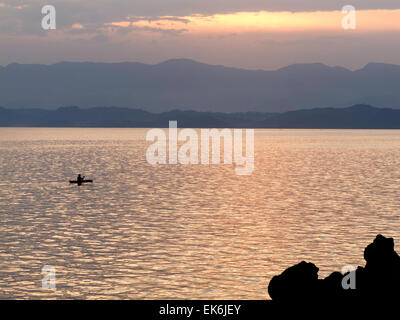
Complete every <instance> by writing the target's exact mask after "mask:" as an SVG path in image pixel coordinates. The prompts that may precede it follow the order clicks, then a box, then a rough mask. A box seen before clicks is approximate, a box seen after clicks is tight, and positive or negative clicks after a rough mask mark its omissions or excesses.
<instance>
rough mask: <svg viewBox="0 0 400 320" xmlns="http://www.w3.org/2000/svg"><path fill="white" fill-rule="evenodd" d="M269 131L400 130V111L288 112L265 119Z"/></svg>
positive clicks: (358, 107)
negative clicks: (272, 129)
mask: <svg viewBox="0 0 400 320" xmlns="http://www.w3.org/2000/svg"><path fill="white" fill-rule="evenodd" d="M263 127H266V128H315V129H319V128H321V129H322V128H323V129H399V128H400V110H394V109H388V108H384V109H383V108H374V107H371V106H368V105H355V106H352V107H349V108H340V109H336V108H319V109H309V110H298V111H288V112H285V113H282V114H278V115H276V116H274V117H271V118H269V119H266V120H265V121H264V125H263Z"/></svg>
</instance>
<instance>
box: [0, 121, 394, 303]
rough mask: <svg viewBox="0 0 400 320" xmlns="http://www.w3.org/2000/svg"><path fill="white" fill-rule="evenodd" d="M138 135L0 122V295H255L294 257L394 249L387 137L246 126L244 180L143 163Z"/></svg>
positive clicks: (358, 257) (349, 257)
mask: <svg viewBox="0 0 400 320" xmlns="http://www.w3.org/2000/svg"><path fill="white" fill-rule="evenodd" d="M145 133H146V130H144V129H31V128H25V129H22V128H0V176H1V180H0V221H1V224H0V298H3V299H4V298H79V299H81V298H82V299H88V298H94V299H100V298H122V299H126V298H129V299H189V298H193V299H194V298H196V299H241V298H243V299H264V298H266V297H267V285H268V281H269V280H270V279H271V277H272V276H273V275H275V274H278V273H281V272H282V271H283V270H284V269H285V268H287V267H288V266H290V265H293V264H294V263H297V262H299V261H301V260H303V259H305V260H307V261H312V262H314V263H316V264H317V265H318V266H319V267H320V275H321V276H325V275H327V274H328V273H330V272H332V271H335V270H341V268H342V267H343V266H345V265H349V264H354V265H358V264H363V263H364V262H363V249H364V247H365V246H366V245H367V244H368V243H370V242H371V241H372V240H373V238H374V236H375V235H376V234H377V233H383V234H384V235H386V236H391V237H394V238H395V241H396V244H397V246H398V245H399V241H400V229H399V222H400V221H399V213H400V210H399V209H400V201H399V197H398V194H399V187H400V131H383V130H382V131H363V130H354V131H345V130H256V139H255V170H254V172H253V174H252V175H250V176H237V175H235V171H234V168H233V166H231V165H213V166H212V165H191V166H182V165H165V166H151V165H149V164H148V163H147V162H146V159H145V151H146V148H147V146H148V144H149V143H147V142H146V141H145V139H144V137H145ZM79 172H81V173H84V174H85V175H86V176H87V177H90V178H94V179H95V181H94V184H93V185H84V186H80V187H78V186H76V185H70V184H69V183H68V180H69V179H71V178H74V177H75V175H76V174H77V173H79ZM44 265H52V266H54V267H55V268H56V280H57V282H56V285H57V289H56V290H50V289H42V288H41V284H42V274H41V268H42V267H43V266H44Z"/></svg>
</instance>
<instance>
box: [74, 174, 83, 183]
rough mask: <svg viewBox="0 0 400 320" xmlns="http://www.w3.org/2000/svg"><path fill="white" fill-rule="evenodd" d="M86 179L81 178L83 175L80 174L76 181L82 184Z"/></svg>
mask: <svg viewBox="0 0 400 320" xmlns="http://www.w3.org/2000/svg"><path fill="white" fill-rule="evenodd" d="M84 179H85V176H83V177H82V176H81V174H78V177H77V178H76V181H78V184H81V183H82V182H83V180H84Z"/></svg>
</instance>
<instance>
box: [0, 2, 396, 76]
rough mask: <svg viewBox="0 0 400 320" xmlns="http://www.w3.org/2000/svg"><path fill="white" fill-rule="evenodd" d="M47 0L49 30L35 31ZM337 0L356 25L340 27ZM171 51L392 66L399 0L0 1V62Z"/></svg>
mask: <svg viewBox="0 0 400 320" xmlns="http://www.w3.org/2000/svg"><path fill="white" fill-rule="evenodd" d="M45 5H53V6H54V7H55V9H56V29H55V30H43V29H42V26H41V22H42V18H43V17H44V14H42V13H41V9H42V7H43V6H45ZM345 5H352V6H353V7H354V8H355V9H356V11H355V14H356V16H355V17H356V28H355V29H344V28H343V27H342V20H343V18H344V17H345V16H346V13H343V12H342V8H343V6H345ZM172 58H189V59H194V60H197V61H200V62H204V63H209V64H218V65H226V66H233V67H239V68H246V69H266V70H271V69H277V68H280V67H283V66H287V65H290V64H293V63H314V62H321V63H325V64H327V65H332V66H334V65H340V66H344V67H347V68H350V69H358V68H361V67H363V66H364V65H365V64H367V63H369V62H385V63H394V64H400V1H398V0H346V2H343V1H337V0H245V1H244V0H240V1H239V0H133V1H132V0H131V1H128V0H113V1H108V0H107V1H106V0H86V1H83V0H79V1H78V0H52V1H50V0H45V1H43V0H29V1H27V0H0V65H3V66H5V65H7V64H10V63H13V62H17V63H42V64H52V63H56V62H60V61H96V62H121V61H139V62H144V63H152V64H153V63H159V62H162V61H164V60H168V59H172Z"/></svg>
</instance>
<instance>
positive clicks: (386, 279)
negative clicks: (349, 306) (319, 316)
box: [268, 234, 400, 304]
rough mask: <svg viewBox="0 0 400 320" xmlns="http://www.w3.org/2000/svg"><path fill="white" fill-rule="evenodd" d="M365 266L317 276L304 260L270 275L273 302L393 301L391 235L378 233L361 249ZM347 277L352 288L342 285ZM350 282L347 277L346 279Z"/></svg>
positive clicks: (398, 262) (397, 267)
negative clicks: (276, 274) (323, 277)
mask: <svg viewBox="0 0 400 320" xmlns="http://www.w3.org/2000/svg"><path fill="white" fill-rule="evenodd" d="M364 259H365V260H366V262H367V263H366V265H365V267H358V268H357V269H356V270H355V271H354V273H353V274H349V273H346V274H344V275H343V274H341V273H340V272H334V273H332V274H331V275H329V276H328V277H326V278H325V279H318V268H317V267H316V266H315V265H314V264H312V263H306V262H304V261H302V262H300V263H299V264H297V265H294V266H292V267H290V268H288V269H286V270H285V271H284V272H283V273H282V274H280V275H279V276H274V277H273V278H272V279H271V281H270V283H269V286H268V293H269V295H270V297H271V298H272V300H273V301H277V302H300V303H302V304H305V303H315V302H316V301H318V302H322V303H331V302H335V301H336V302H338V301H340V302H362V301H367V300H369V301H381V302H382V301H384V302H387V301H390V302H393V301H395V300H396V301H397V300H399V297H400V294H399V292H400V257H399V255H398V254H397V253H396V252H395V251H394V242H393V239H392V238H385V237H384V236H382V235H380V234H379V235H378V236H377V237H376V238H375V240H374V242H373V243H371V244H370V245H368V246H367V247H366V248H365V250H364ZM349 276H352V279H353V280H354V285H355V288H349V287H348V286H347V289H346V288H345V287H346V286H344V285H343V283H342V282H344V283H345V284H346V283H348V280H349ZM349 281H350V280H349Z"/></svg>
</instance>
